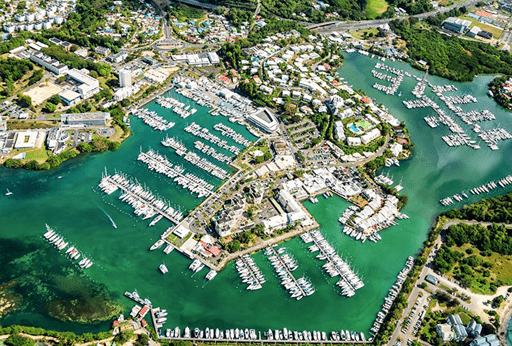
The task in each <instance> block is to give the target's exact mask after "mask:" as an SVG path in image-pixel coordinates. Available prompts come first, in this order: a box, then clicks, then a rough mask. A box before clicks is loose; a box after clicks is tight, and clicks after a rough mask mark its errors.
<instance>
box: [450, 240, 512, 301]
mask: <svg viewBox="0 0 512 346" xmlns="http://www.w3.org/2000/svg"><path fill="white" fill-rule="evenodd" d="M467 249H471V250H470V251H473V252H472V253H471V254H468V253H467V252H466V250H467ZM451 250H455V251H459V252H461V253H463V254H464V257H463V258H462V259H461V261H462V260H463V259H464V258H467V257H470V256H479V257H481V258H482V259H483V260H484V261H485V262H489V263H491V264H492V267H491V268H489V269H488V270H486V269H485V268H483V267H482V266H477V267H473V268H471V269H472V270H473V277H474V280H472V281H471V285H470V287H469V289H470V290H471V291H472V292H474V293H480V294H492V293H493V292H491V291H490V289H489V283H490V282H496V281H501V282H502V283H503V284H504V285H512V255H500V254H499V253H496V252H491V254H490V256H484V255H483V254H482V253H481V252H480V251H479V250H478V249H477V248H476V247H474V246H472V245H470V244H465V245H463V246H461V247H457V246H454V247H452V248H451ZM459 262H460V261H459ZM457 267H458V265H456V266H455V267H454V269H452V270H451V271H450V272H448V273H446V274H445V275H446V276H447V277H449V278H452V279H453V278H454V271H455V270H456V268H457Z"/></svg>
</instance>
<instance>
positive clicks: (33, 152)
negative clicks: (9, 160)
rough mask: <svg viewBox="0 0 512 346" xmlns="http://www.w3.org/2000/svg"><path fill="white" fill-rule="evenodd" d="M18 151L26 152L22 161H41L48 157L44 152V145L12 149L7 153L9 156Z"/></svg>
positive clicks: (16, 153) (14, 154)
mask: <svg viewBox="0 0 512 346" xmlns="http://www.w3.org/2000/svg"><path fill="white" fill-rule="evenodd" d="M20 153H26V155H27V156H26V157H25V160H24V162H28V161H31V160H36V161H37V162H38V163H43V162H45V161H46V160H47V159H48V155H47V154H46V148H45V147H44V146H43V147H41V148H30V149H13V150H12V151H11V153H10V154H9V157H13V156H16V155H18V154H20Z"/></svg>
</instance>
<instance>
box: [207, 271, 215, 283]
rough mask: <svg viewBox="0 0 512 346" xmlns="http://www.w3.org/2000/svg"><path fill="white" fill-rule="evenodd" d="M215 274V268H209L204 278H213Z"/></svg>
mask: <svg viewBox="0 0 512 346" xmlns="http://www.w3.org/2000/svg"><path fill="white" fill-rule="evenodd" d="M216 275H217V272H216V271H215V269H210V271H209V272H208V274H206V280H208V281H209V280H211V279H213V278H214V277H215V276H216Z"/></svg>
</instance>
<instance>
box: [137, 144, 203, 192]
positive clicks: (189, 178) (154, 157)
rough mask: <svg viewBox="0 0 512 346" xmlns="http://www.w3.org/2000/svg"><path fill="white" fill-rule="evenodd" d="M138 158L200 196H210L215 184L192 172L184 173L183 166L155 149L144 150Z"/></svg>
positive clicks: (153, 169) (152, 169) (149, 167)
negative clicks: (175, 163) (174, 163)
mask: <svg viewBox="0 0 512 346" xmlns="http://www.w3.org/2000/svg"><path fill="white" fill-rule="evenodd" d="M137 160H139V161H142V162H143V163H145V164H147V166H148V169H149V170H151V171H155V172H157V173H160V174H163V175H165V176H166V177H168V178H169V179H173V181H174V182H176V184H178V185H179V186H181V187H183V188H184V189H187V190H189V191H190V192H191V193H194V194H197V195H198V198H201V197H205V196H209V195H210V194H211V193H212V190H213V185H212V184H210V183H208V182H206V181H205V180H203V179H201V178H199V177H198V176H196V175H194V174H191V173H184V172H185V170H184V169H183V168H182V167H179V166H176V165H173V164H172V163H171V162H170V161H169V160H168V159H167V158H166V157H164V156H162V155H159V154H158V153H156V152H154V151H153V150H148V151H147V152H142V151H141V153H140V154H139V156H138V157H137Z"/></svg>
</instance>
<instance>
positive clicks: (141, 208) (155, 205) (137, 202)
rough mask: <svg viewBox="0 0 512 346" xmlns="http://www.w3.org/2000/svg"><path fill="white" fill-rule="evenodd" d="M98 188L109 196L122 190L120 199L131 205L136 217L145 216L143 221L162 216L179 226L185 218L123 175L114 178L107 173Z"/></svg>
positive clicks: (115, 175) (117, 174) (116, 175)
mask: <svg viewBox="0 0 512 346" xmlns="http://www.w3.org/2000/svg"><path fill="white" fill-rule="evenodd" d="M98 187H99V188H100V189H101V191H103V192H104V193H106V194H108V195H110V194H112V193H113V192H115V191H117V190H118V189H120V190H122V191H123V193H122V194H121V196H120V197H119V199H120V200H121V201H124V202H126V203H128V204H129V205H131V206H132V207H133V209H134V213H135V215H137V216H143V220H146V219H149V218H151V217H153V216H155V215H156V214H161V215H162V216H163V217H165V218H166V219H168V220H169V221H171V222H173V223H175V224H178V223H179V222H180V220H181V219H182V218H183V215H182V213H181V212H180V211H179V210H174V208H172V207H171V206H170V204H169V203H168V202H167V203H166V202H164V201H162V200H160V199H157V198H156V197H155V196H154V195H153V193H151V192H150V191H149V190H147V189H145V188H144V187H142V186H141V185H140V184H139V183H137V182H131V181H130V180H129V179H128V178H126V177H125V176H124V175H122V173H116V174H114V175H112V176H110V175H108V174H106V173H105V174H104V175H103V177H102V179H101V181H100V183H99V184H98Z"/></svg>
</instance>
